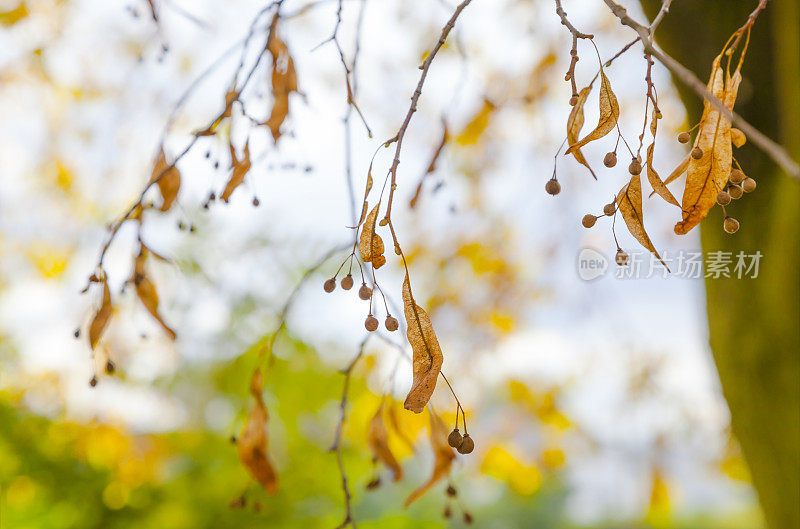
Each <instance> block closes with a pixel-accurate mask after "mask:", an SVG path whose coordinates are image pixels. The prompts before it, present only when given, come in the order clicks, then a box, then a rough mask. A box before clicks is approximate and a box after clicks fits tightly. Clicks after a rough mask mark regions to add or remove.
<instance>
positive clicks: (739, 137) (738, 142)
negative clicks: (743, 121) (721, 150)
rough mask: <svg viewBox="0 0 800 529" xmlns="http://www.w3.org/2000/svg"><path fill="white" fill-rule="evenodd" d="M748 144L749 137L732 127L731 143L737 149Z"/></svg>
mask: <svg viewBox="0 0 800 529" xmlns="http://www.w3.org/2000/svg"><path fill="white" fill-rule="evenodd" d="M746 142H747V136H745V135H744V132H742V131H741V130H739V129H737V128H734V127H731V143H733V146H734V147H736V148H737V149H738V148H739V147H741V146H742V145H744V144H745V143H746Z"/></svg>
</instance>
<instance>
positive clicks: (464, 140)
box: [456, 99, 496, 146]
mask: <svg viewBox="0 0 800 529" xmlns="http://www.w3.org/2000/svg"><path fill="white" fill-rule="evenodd" d="M495 108H496V107H495V106H494V104H493V103H492V102H491V101H489V100H488V99H484V100H483V106H481V109H480V110H479V111H478V113H477V114H475V116H473V118H472V119H471V120H470V121H469V123H467V125H466V126H465V127H464V130H462V131H461V132H460V133H459V134H458V135H457V136H456V143H458V144H459V145H464V146H466V145H474V144H476V143H478V140H480V139H481V136H482V135H483V133H484V132H485V131H486V127H488V126H489V118H490V117H491V116H492V114H493V113H494V111H495Z"/></svg>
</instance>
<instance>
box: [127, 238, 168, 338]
mask: <svg viewBox="0 0 800 529" xmlns="http://www.w3.org/2000/svg"><path fill="white" fill-rule="evenodd" d="M149 253H150V252H149V251H148V250H147V248H145V247H144V245H142V247H141V249H140V250H139V255H137V256H136V259H135V260H134V262H133V279H132V280H133V285H134V286H135V287H136V295H137V296H138V297H139V300H140V301H141V302H142V305H144V307H145V308H146V309H147V312H149V313H150V314H151V315H152V316H153V318H155V319H156V321H157V322H158V323H159V324H161V326H162V327H163V328H164V330H165V331H166V332H167V334H168V335H169V337H170V339H172V340H174V339H175V331H173V330H172V329H171V328H170V326H169V325H167V323H166V322H165V321H164V319H163V318H162V317H161V314H159V313H158V292H157V291H156V286H155V284H153V282H152V281H151V280H150V278H149V277H147V269H146V267H145V265H146V263H147V256H148V255H149ZM162 259H163V258H162Z"/></svg>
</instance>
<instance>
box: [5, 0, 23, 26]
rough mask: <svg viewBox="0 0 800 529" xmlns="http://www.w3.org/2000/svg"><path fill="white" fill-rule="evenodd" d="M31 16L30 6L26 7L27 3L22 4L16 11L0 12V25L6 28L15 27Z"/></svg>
mask: <svg viewBox="0 0 800 529" xmlns="http://www.w3.org/2000/svg"><path fill="white" fill-rule="evenodd" d="M29 14H30V13H29V12H28V6H27V5H25V2H20V3H18V4H17V7H15V8H14V9H9V10H6V11H0V25H2V26H5V27H9V26H13V25H14V24H16V23H17V22H19V21H20V20H22V19H23V18H25V17H27V16H28V15H29Z"/></svg>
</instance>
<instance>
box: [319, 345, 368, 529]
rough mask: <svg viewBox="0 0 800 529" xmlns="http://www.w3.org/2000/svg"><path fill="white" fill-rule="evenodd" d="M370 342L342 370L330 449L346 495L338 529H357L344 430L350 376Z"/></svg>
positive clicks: (361, 346) (361, 347)
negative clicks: (342, 379) (342, 383)
mask: <svg viewBox="0 0 800 529" xmlns="http://www.w3.org/2000/svg"><path fill="white" fill-rule="evenodd" d="M368 340H369V335H367V336H366V337H365V338H364V339H363V340H362V341H361V344H360V345H359V347H358V353H357V354H356V356H355V357H354V358H353V359H352V360H351V361H350V363H349V364H348V365H347V367H346V368H344V369H343V370H342V374H344V385H343V387H342V398H341V400H340V401H339V422H338V423H337V424H336V434H335V435H334V438H333V444H332V445H331V447H330V448H329V449H328V450H329V451H331V452H334V453H335V454H336V463H337V464H338V466H339V474H340V476H341V478H342V492H343V494H344V509H345V513H344V520H342V523H340V524H339V525H338V526H337V527H336V529H343V528H344V527H347V526H348V525H350V526H352V527H353V529H356V521H355V519H354V518H353V510H352V495H351V494H350V486H349V485H348V483H347V472H345V468H344V460H343V459H342V430H343V429H344V421H345V418H346V417H347V413H346V412H347V396H348V391H349V389H350V376H351V374H352V373H353V368H355V366H356V364H357V363H358V361H359V359H360V358H361V357H362V356H363V355H364V348H365V347H366V345H367V341H368Z"/></svg>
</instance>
